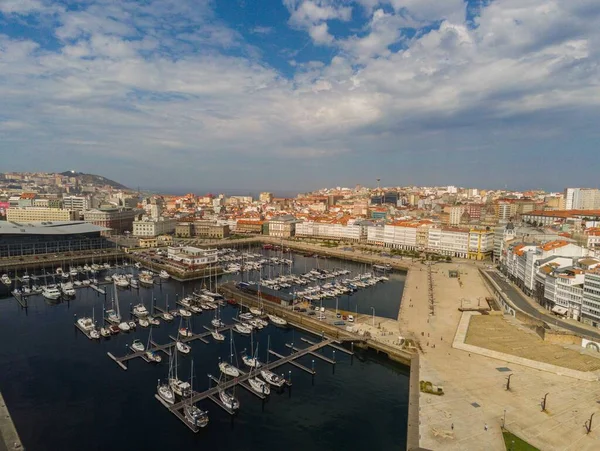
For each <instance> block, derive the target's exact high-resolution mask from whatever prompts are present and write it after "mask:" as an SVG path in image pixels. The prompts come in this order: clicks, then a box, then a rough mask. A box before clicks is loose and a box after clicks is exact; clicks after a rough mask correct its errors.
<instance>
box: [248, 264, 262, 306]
mask: <svg viewBox="0 0 600 451" xmlns="http://www.w3.org/2000/svg"><path fill="white" fill-rule="evenodd" d="M261 280H262V267H261V270H260V277H259V279H258V307H250V313H252V314H253V315H256V316H261V315H262V314H263V300H262V296H261V295H260V281H261Z"/></svg>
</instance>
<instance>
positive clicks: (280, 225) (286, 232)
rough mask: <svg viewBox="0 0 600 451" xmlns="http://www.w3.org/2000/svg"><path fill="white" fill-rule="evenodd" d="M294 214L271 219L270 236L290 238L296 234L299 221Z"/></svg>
mask: <svg viewBox="0 0 600 451" xmlns="http://www.w3.org/2000/svg"><path fill="white" fill-rule="evenodd" d="M299 222H300V221H298V220H297V219H296V218H295V217H294V216H292V215H283V216H278V217H276V218H273V219H271V220H270V221H269V236H275V237H281V238H290V237H292V236H295V235H296V225H297V224H298V223H299Z"/></svg>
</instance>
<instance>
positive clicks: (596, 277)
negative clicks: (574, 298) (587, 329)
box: [581, 271, 600, 327]
mask: <svg viewBox="0 0 600 451" xmlns="http://www.w3.org/2000/svg"><path fill="white" fill-rule="evenodd" d="M581 316H582V317H583V322H584V323H586V324H588V325H590V326H594V327H600V272H598V271H590V272H588V273H586V274H585V277H584V282H583V300H582V306H581Z"/></svg>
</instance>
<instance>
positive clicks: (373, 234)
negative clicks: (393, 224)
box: [367, 225, 385, 246]
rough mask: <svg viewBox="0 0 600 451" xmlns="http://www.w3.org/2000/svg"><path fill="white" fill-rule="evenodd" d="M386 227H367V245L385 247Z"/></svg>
mask: <svg viewBox="0 0 600 451" xmlns="http://www.w3.org/2000/svg"><path fill="white" fill-rule="evenodd" d="M384 236H385V234H384V226H383V225H373V226H371V227H367V243H368V244H374V245H378V246H383V245H384V241H383V240H384Z"/></svg>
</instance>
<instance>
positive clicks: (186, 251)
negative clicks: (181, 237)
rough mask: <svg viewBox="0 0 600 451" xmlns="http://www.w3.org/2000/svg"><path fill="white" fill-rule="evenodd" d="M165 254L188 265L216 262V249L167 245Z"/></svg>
mask: <svg viewBox="0 0 600 451" xmlns="http://www.w3.org/2000/svg"><path fill="white" fill-rule="evenodd" d="M167 256H168V258H170V259H171V260H173V261H176V262H180V263H183V264H185V265H188V266H197V265H210V264H213V263H216V262H217V256H218V254H217V250H216V249H199V248H197V247H192V246H185V247H169V248H168V249H167Z"/></svg>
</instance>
